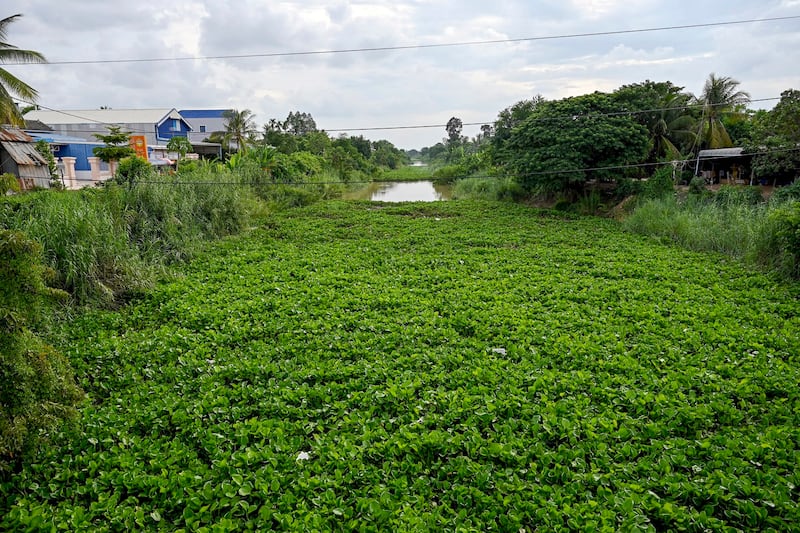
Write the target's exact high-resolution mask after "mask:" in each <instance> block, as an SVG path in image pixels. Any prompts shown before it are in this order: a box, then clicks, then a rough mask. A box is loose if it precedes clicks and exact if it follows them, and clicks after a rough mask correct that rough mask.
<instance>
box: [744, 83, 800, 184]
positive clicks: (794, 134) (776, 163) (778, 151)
mask: <svg viewBox="0 0 800 533" xmlns="http://www.w3.org/2000/svg"><path fill="white" fill-rule="evenodd" d="M798 145H800V91H797V90H794V89H789V90H788V91H783V92H782V93H781V100H780V102H778V103H777V104H776V105H775V107H774V108H773V109H772V110H771V111H768V112H766V111H761V112H758V113H756V114H755V116H754V118H753V120H752V128H751V139H750V142H748V143H747V144H746V146H745V152H746V153H751V154H754V156H753V163H752V168H753V171H754V172H755V175H756V176H757V177H758V178H761V179H767V178H773V179H775V180H776V181H777V180H782V181H792V180H793V179H794V178H795V177H796V176H797V175H798V173H799V172H800V150H798Z"/></svg>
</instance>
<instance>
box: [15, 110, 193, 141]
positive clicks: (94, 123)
mask: <svg viewBox="0 0 800 533" xmlns="http://www.w3.org/2000/svg"><path fill="white" fill-rule="evenodd" d="M25 118H26V119H29V120H38V121H40V122H43V123H44V124H47V125H48V126H49V127H50V128H52V130H53V131H54V132H55V133H58V134H60V135H65V136H69V137H78V138H81V139H84V140H86V141H90V142H97V137H95V135H96V134H99V135H105V134H106V133H108V128H107V127H108V126H120V127H121V128H122V130H123V131H127V132H130V133H131V134H133V135H142V136H144V137H145V142H146V143H147V144H148V145H156V144H166V143H167V142H169V140H170V139H171V138H173V137H187V136H188V134H189V132H191V131H192V127H191V125H190V124H189V123H188V122H187V121H186V119H184V118H183V116H181V114H180V113H179V112H178V110H177V109H174V108H172V109H166V108H165V109H84V110H69V111H54V110H52V111H51V110H34V111H29V112H28V113H27V114H26V115H25Z"/></svg>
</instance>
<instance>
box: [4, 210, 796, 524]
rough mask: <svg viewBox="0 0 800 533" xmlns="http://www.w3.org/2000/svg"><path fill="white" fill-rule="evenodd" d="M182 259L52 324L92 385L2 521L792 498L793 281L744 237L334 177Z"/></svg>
mask: <svg viewBox="0 0 800 533" xmlns="http://www.w3.org/2000/svg"><path fill="white" fill-rule="evenodd" d="M676 265H680V268H676ZM182 273H183V274H184V277H182V278H180V279H177V280H175V281H172V282H170V283H167V284H164V285H162V286H160V287H159V288H157V289H156V290H155V291H154V292H153V293H151V294H150V295H149V296H148V297H147V298H146V299H144V300H141V301H138V302H136V303H134V304H132V305H131V306H130V307H128V308H125V309H123V310H120V311H117V312H94V313H89V314H87V315H84V316H80V317H76V319H75V320H74V321H73V322H72V324H71V325H70V326H69V327H67V328H64V333H63V337H61V336H59V337H58V346H60V347H62V348H63V349H64V350H65V353H66V354H67V355H68V357H69V358H70V360H71V361H72V363H73V365H74V368H75V370H76V375H77V377H78V380H79V383H80V385H81V387H83V388H84V390H86V392H87V394H88V396H89V398H90V399H91V402H90V403H87V404H86V405H85V406H84V407H83V408H82V414H81V416H82V418H81V420H80V428H81V429H80V432H78V433H76V434H75V435H74V436H71V437H70V438H66V437H65V438H63V439H60V440H59V441H58V443H57V444H56V445H54V446H52V447H51V448H50V449H49V450H48V451H47V452H46V454H45V455H43V456H41V458H40V459H39V460H38V461H37V462H36V463H33V464H31V465H30V466H28V467H27V468H25V469H24V470H23V471H22V472H20V473H19V474H17V475H15V476H14V477H13V478H12V479H11V480H10V482H9V483H6V484H4V485H2V486H1V487H2V488H0V490H2V497H0V517H2V518H0V528H3V529H8V530H25V529H51V528H52V527H59V528H65V529H73V530H81V531H93V530H108V529H112V530H123V529H124V530H129V529H135V530H142V529H153V530H155V529H186V530H201V529H202V528H208V529H214V530H248V529H249V530H312V529H314V530H321V531H323V530H324V531H330V530H341V531H344V530H348V531H352V530H362V531H392V530H406V531H410V530H416V531H419V530H440V531H449V530H452V531H454V530H457V529H459V528H469V529H473V530H479V531H489V530H505V531H520V530H522V529H525V530H526V531H533V530H536V529H540V530H560V529H564V530H566V529H571V530H579V531H586V530H592V529H595V530H632V529H641V530H651V531H661V530H681V529H686V530H712V531H718V530H725V529H740V530H768V529H775V530H787V529H791V528H792V527H793V524H796V523H798V520H800V507H798V503H797V498H796V497H795V494H794V491H795V489H794V487H795V486H796V485H797V484H798V482H799V481H800V479H798V473H797V468H796V465H797V461H798V455H797V450H798V448H797V439H798V436H800V435H799V434H798V427H800V424H798V422H800V420H798V413H797V410H796V409H795V406H796V405H797V401H798V391H797V387H796V384H797V382H798V380H799V379H800V371H799V368H800V367H798V361H797V356H796V354H797V353H800V337H798V331H800V328H798V326H800V315H799V314H798V310H797V307H796V306H794V305H791V304H790V303H789V302H793V301H794V298H796V296H797V295H796V291H795V290H794V289H791V288H789V287H785V286H781V285H776V284H774V283H773V282H770V281H769V280H768V279H766V278H764V277H763V276H760V275H758V274H754V273H752V272H748V271H746V270H744V269H742V268H741V267H740V266H739V265H738V264H736V263H735V262H728V261H725V260H724V259H721V258H720V257H719V256H716V255H708V254H697V253H692V252H688V251H684V250H681V249H679V248H677V247H670V246H663V245H661V244H659V243H657V242H653V241H648V240H643V239H642V238H640V237H638V236H635V235H631V234H626V233H623V232H620V231H619V230H618V228H617V227H616V225H615V223H614V222H613V221H603V220H596V219H579V218H564V217H558V216H555V215H553V214H551V213H547V212H541V211H537V210H531V209H528V208H525V207H522V206H519V205H513V204H502V205H500V206H499V205H497V204H494V203H474V202H451V203H436V204H429V205H424V204H407V205H398V206H382V207H381V209H379V210H376V209H375V208H374V206H373V205H370V204H367V203H338V202H326V203H318V204H315V205H314V206H311V207H309V208H304V209H300V210H292V211H286V212H279V213H274V214H273V215H272V216H271V217H270V218H269V220H268V222H267V225H266V226H265V227H263V228H262V229H260V230H257V231H255V232H252V233H250V234H248V235H247V236H241V237H236V238H233V239H230V240H226V241H224V242H222V243H220V244H219V245H217V246H215V247H214V249H213V250H211V251H209V252H208V253H204V254H203V255H201V256H198V257H197V258H196V260H195V261H194V262H192V263H191V264H190V265H188V266H187V267H186V268H183V269H182ZM687 273H691V275H687Z"/></svg>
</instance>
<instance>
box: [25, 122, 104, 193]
mask: <svg viewBox="0 0 800 533" xmlns="http://www.w3.org/2000/svg"><path fill="white" fill-rule="evenodd" d="M27 133H28V135H30V136H31V137H33V138H34V139H35V140H37V141H38V140H43V141H46V142H47V143H48V144H49V145H50V151H52V152H53V156H54V157H56V159H57V160H58V162H59V168H60V172H61V175H62V179H63V180H64V185H66V186H67V188H70V189H73V188H80V187H85V186H87V185H93V184H95V183H97V182H98V181H102V180H103V179H108V178H109V177H110V174H109V169H108V164H107V163H104V162H102V161H100V158H98V157H95V155H94V149H95V148H96V147H98V146H103V143H101V142H99V141H97V139H94V141H87V140H86V139H82V138H80V137H72V136H68V135H59V134H58V133H53V132H50V131H33V130H28V132H27ZM92 164H94V165H95V170H94V171H93V170H92Z"/></svg>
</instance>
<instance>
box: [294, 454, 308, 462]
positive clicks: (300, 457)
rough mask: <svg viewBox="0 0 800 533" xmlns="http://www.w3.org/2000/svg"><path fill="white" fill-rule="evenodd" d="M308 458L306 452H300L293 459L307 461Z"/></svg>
mask: <svg viewBox="0 0 800 533" xmlns="http://www.w3.org/2000/svg"><path fill="white" fill-rule="evenodd" d="M309 459H311V455H309V453H308V452H300V453H298V454H297V459H295V461H308V460H309Z"/></svg>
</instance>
